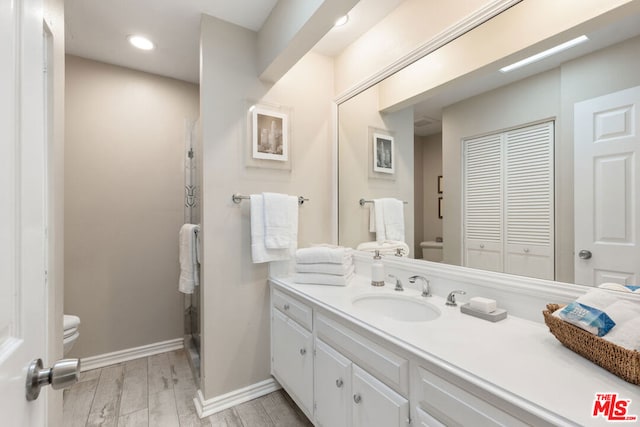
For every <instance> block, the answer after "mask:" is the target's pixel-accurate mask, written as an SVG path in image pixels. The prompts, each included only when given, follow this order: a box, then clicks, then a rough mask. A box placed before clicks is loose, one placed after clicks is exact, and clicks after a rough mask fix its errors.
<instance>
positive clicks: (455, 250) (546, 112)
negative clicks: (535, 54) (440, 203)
mask: <svg viewBox="0 0 640 427" xmlns="http://www.w3.org/2000/svg"><path fill="white" fill-rule="evenodd" d="M559 76H560V72H559V70H557V69H556V70H551V71H548V72H545V73H542V74H539V75H536V76H533V77H530V78H528V79H525V80H522V81H520V82H516V83H512V84H510V85H507V86H504V87H501V88H499V89H496V90H493V91H490V92H487V93H484V94H481V95H478V96H474V97H472V98H469V99H467V100H464V101H461V102H459V103H456V104H453V105H451V106H449V107H446V108H445V109H444V111H443V117H442V138H443V143H442V155H443V175H444V177H445V185H444V187H445V194H446V197H445V198H444V199H443V200H444V208H443V210H444V212H446V214H445V215H444V218H443V238H444V242H445V243H444V245H443V256H444V262H446V263H448V264H455V265H461V263H462V140H463V139H464V138H468V137H472V136H478V135H482V134H485V133H490V132H495V131H499V130H502V129H508V128H511V127H515V126H521V125H522V124H526V123H532V122H536V121H539V120H544V119H548V118H555V117H557V116H558V115H559V108H560V98H559V96H560V95H559V94H560V89H559V84H560V78H559ZM556 143H558V141H556Z"/></svg>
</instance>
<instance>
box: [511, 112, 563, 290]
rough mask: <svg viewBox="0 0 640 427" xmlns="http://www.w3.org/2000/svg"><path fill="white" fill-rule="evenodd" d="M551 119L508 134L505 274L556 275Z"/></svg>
mask: <svg viewBox="0 0 640 427" xmlns="http://www.w3.org/2000/svg"><path fill="white" fill-rule="evenodd" d="M553 134H554V129H553V122H548V123H543V124H540V125H534V126H529V127H526V128H522V129H516V130H513V131H510V132H507V133H506V134H505V138H504V142H505V163H504V171H505V174H504V188H505V192H504V201H505V228H504V234H505V261H504V262H505V265H504V267H505V269H504V271H505V273H512V274H518V275H522V276H528V277H537V278H541V279H550V280H553V279H554V221H553V219H554V216H553V215H554V208H553V207H554V201H553V197H554V196H553V194H554V192H553V139H554V138H553Z"/></svg>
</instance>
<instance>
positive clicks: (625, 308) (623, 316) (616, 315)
mask: <svg viewBox="0 0 640 427" xmlns="http://www.w3.org/2000/svg"><path fill="white" fill-rule="evenodd" d="M606 313H607V314H608V315H609V317H610V318H611V319H612V320H613V321H614V322H616V326H615V327H614V328H613V329H615V328H617V327H618V325H621V324H623V323H625V322H627V321H628V320H631V319H634V318H636V317H638V318H640V304H639V303H633V302H631V301H626V300H618V301H616V302H614V303H613V304H611V305H610V306H609V307H607V310H606Z"/></svg>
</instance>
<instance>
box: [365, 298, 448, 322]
mask: <svg viewBox="0 0 640 427" xmlns="http://www.w3.org/2000/svg"><path fill="white" fill-rule="evenodd" d="M353 306H354V307H356V308H359V309H362V310H366V311H368V312H371V313H376V314H379V315H381V316H385V317H389V318H391V319H394V320H399V321H401V322H427V321H429V320H434V319H437V318H438V317H439V316H440V310H439V309H438V308H437V307H436V306H434V305H432V304H429V303H428V302H423V301H420V300H418V299H416V298H412V297H406V296H402V295H364V296H361V297H356V298H354V299H353Z"/></svg>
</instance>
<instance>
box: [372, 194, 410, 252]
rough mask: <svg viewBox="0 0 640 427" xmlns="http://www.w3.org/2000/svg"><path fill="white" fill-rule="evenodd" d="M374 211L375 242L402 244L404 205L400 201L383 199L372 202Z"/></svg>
mask: <svg viewBox="0 0 640 427" xmlns="http://www.w3.org/2000/svg"><path fill="white" fill-rule="evenodd" d="M373 205H374V210H375V224H376V241H377V242H378V243H382V242H384V241H385V240H399V241H402V242H404V203H403V202H402V200H398V199H392V198H383V199H374V200H373Z"/></svg>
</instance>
